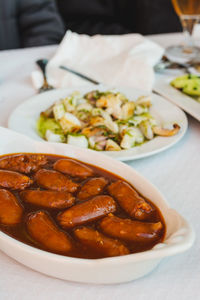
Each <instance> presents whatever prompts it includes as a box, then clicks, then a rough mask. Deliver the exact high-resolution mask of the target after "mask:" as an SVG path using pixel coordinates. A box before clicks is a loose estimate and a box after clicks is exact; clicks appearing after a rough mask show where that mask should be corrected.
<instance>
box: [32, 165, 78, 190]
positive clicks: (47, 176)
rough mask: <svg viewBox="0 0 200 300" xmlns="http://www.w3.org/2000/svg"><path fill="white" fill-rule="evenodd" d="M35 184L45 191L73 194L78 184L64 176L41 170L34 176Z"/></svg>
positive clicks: (55, 172)
mask: <svg viewBox="0 0 200 300" xmlns="http://www.w3.org/2000/svg"><path fill="white" fill-rule="evenodd" d="M35 179H36V181H37V184H38V185H39V186H41V187H43V188H45V189H50V190H54V191H66V192H70V193H73V192H75V191H76V190H77V187H78V184H76V183H75V182H73V181H72V180H71V179H69V178H68V177H66V176H65V175H63V174H61V173H59V172H57V171H53V170H45V169H41V170H39V171H37V173H36V174H35Z"/></svg>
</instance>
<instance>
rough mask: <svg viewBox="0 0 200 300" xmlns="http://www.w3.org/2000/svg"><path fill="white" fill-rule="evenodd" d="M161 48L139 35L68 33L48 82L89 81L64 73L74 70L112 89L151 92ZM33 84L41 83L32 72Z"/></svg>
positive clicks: (49, 70)
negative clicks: (91, 35) (118, 87)
mask: <svg viewBox="0 0 200 300" xmlns="http://www.w3.org/2000/svg"><path fill="white" fill-rule="evenodd" d="M163 51H164V50H163V48H162V47H160V46H159V45H157V44H156V43H154V42H152V41H150V40H148V39H147V38H144V37H143V36H142V35H140V34H126V35H121V36H101V35H96V36H93V37H90V36H88V35H83V34H82V35H79V34H77V33H73V32H71V31H67V32H66V34H65V36H64V38H63V40H62V42H61V44H60V45H59V47H58V49H57V51H56V53H55V55H54V56H53V58H52V59H51V60H50V62H49V64H48V67H47V77H48V82H49V83H50V84H52V85H53V86H55V87H71V86H77V85H86V84H88V82H87V81H86V80H83V79H81V78H79V77H77V76H76V75H73V74H71V73H69V72H67V71H65V70H61V69H59V66H60V65H63V66H66V67H69V68H71V69H74V70H76V71H78V72H80V73H82V74H85V75H86V76H89V77H91V78H93V79H95V80H97V81H98V82H100V83H103V84H106V85H108V86H111V87H116V86H129V87H134V88H137V89H140V90H144V91H147V92H148V91H151V90H152V86H153V82H154V72H153V66H154V65H155V64H156V63H157V62H158V61H159V59H160V58H161V56H162V55H163ZM32 79H33V84H34V86H35V87H36V88H39V87H40V86H41V84H42V76H41V72H39V71H35V72H33V73H32Z"/></svg>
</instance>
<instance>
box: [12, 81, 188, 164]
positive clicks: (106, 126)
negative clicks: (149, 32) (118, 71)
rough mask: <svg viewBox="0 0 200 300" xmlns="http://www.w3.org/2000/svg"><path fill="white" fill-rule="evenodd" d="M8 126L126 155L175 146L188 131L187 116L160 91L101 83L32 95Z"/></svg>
mask: <svg viewBox="0 0 200 300" xmlns="http://www.w3.org/2000/svg"><path fill="white" fill-rule="evenodd" d="M8 127H9V128H10V129H13V130H15V131H17V132H20V133H23V134H26V135H28V136H29V137H31V138H33V139H36V140H40V141H42V140H43V141H47V142H48V141H49V142H59V143H66V144H70V145H74V146H78V147H82V148H90V149H92V150H96V151H101V152H103V153H104V154H107V155H109V156H111V157H113V158H116V159H119V160H122V161H125V160H133V159H138V158H142V157H146V156H149V155H152V154H155V153H158V152H160V151H163V150H165V149H167V148H169V147H171V146H173V145H174V144H175V143H177V142H178V141H179V140H180V139H181V138H182V137H183V135H184V133H185V132H186V130H187V118H186V116H185V114H184V112H183V111H182V110H180V109H179V108H178V107H176V106H175V105H173V104H171V103H170V102H168V101H167V100H165V99H164V98H162V97H161V96H158V95H156V94H150V95H149V94H147V93H146V92H142V91H137V90H135V89H127V88H126V89H125V88H124V89H123V88H120V89H109V88H108V87H105V86H101V85H100V86H97V88H96V90H92V89H91V86H90V87H87V88H86V87H84V88H83V87H82V88H77V89H76V91H74V89H58V90H53V91H49V92H46V93H43V94H39V95H37V96H34V97H32V98H31V99H29V100H27V101H25V102H24V103H22V104H21V105H19V106H18V107H17V108H16V109H15V110H14V111H13V113H12V114H11V116H10V118H9V121H8Z"/></svg>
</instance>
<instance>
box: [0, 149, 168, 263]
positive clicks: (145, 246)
mask: <svg viewBox="0 0 200 300" xmlns="http://www.w3.org/2000/svg"><path fill="white" fill-rule="evenodd" d="M17 154H19V153H16V154H11V155H4V156H0V159H1V158H7V157H11V156H13V155H17ZM20 154H25V155H32V154H34V155H35V154H36V153H20ZM41 154H42V155H45V156H46V157H47V159H48V163H47V164H45V165H44V166H42V167H41V168H44V169H49V170H52V169H53V168H52V166H53V164H54V163H55V162H56V161H57V160H59V159H63V158H69V157H66V156H61V155H51V154H43V153H41ZM41 154H40V153H38V155H41ZM74 160H75V161H78V160H76V159H74ZM78 162H80V163H82V164H84V165H86V166H88V167H90V168H91V169H92V170H93V172H94V176H93V177H104V178H106V179H107V180H108V182H109V183H108V185H109V184H110V183H112V182H114V181H117V180H123V181H125V180H124V179H123V178H121V177H120V176H118V175H115V174H113V173H111V172H109V171H106V170H104V169H101V168H99V167H95V166H93V165H90V164H86V163H83V162H81V161H78ZM34 174H35V172H32V173H30V174H28V176H29V177H30V178H31V179H33V180H34ZM69 177H70V176H69ZM70 178H71V179H72V180H73V181H74V182H77V183H79V184H80V187H81V186H82V185H83V184H84V183H85V182H86V181H87V180H88V178H87V179H84V180H82V179H80V178H74V177H73V178H72V177H70ZM80 187H79V189H78V190H77V191H76V192H75V193H73V195H74V196H75V198H76V202H75V205H76V204H78V203H79V202H83V201H79V200H78V199H77V197H76V195H77V194H78V192H79V190H80ZM28 189H40V190H43V189H42V188H40V187H39V186H38V185H37V183H36V182H34V183H33V184H32V185H31V186H30V187H29V188H28ZM12 193H13V194H14V195H15V196H16V197H17V199H18V201H19V202H20V204H21V205H22V207H23V208H24V213H23V218H22V222H21V223H20V224H17V225H14V226H7V225H3V224H0V230H1V231H2V232H4V233H6V234H7V235H9V236H11V237H12V238H14V239H16V240H18V241H20V242H23V243H25V244H27V245H30V246H33V247H36V248H39V249H41V250H45V251H48V252H51V251H49V250H48V249H46V248H45V247H43V246H42V245H40V244H39V243H38V242H37V241H35V240H33V239H32V237H31V236H30V235H29V234H28V232H27V229H26V218H27V215H28V214H29V213H32V212H37V211H45V212H47V213H48V214H49V216H50V217H51V219H52V220H53V222H54V223H55V224H56V225H57V226H58V227H59V229H60V230H62V231H63V232H65V233H66V234H67V235H68V236H69V237H70V238H71V240H72V242H73V244H74V246H75V247H73V251H71V252H68V253H67V254H66V256H71V257H78V258H87V259H95V258H103V257H105V256H102V254H100V253H97V252H95V251H93V250H91V249H89V248H87V247H85V246H83V245H82V244H81V243H80V242H79V241H78V240H77V239H76V238H75V236H74V234H73V231H74V229H77V228H79V227H81V226H76V227H75V228H73V229H68V230H63V229H62V228H61V227H60V225H59V223H58V222H57V219H56V217H57V215H58V214H59V213H60V212H62V211H63V210H66V208H65V209H50V208H43V207H41V206H36V205H33V204H30V203H25V202H23V200H22V199H21V197H20V195H19V191H12ZM103 194H104V195H109V193H108V191H107V187H105V188H104V190H103V192H102V193H101V195H103ZM140 196H142V195H141V194H140ZM142 197H143V196H142ZM143 198H144V199H145V201H146V202H148V203H149V204H150V205H151V206H152V207H153V208H154V213H153V214H152V216H151V218H149V219H148V222H153V223H155V222H159V221H160V222H161V223H162V224H163V229H162V230H161V232H160V234H159V237H158V239H157V240H156V241H153V242H152V241H150V242H149V243H138V242H137V243H135V242H124V241H122V242H123V244H124V245H125V246H127V247H128V248H129V250H130V252H131V253H137V252H142V251H146V250H149V249H151V248H152V247H153V246H155V245H156V244H157V243H160V242H162V241H163V239H164V236H165V232H166V226H165V222H164V218H163V216H162V214H161V212H160V211H159V209H158V208H157V207H156V206H155V205H154V204H153V203H152V202H151V201H150V200H149V199H146V198H145V197H143ZM87 200H88V199H87ZM87 200H86V201H87ZM116 204H117V201H116ZM114 215H116V216H118V217H120V218H127V219H132V220H134V219H133V218H131V217H130V216H129V215H128V214H127V213H126V212H125V211H124V210H123V209H122V208H121V207H120V206H119V205H118V204H117V210H116V212H115V213H114ZM98 223H99V220H98V221H94V222H91V223H87V224H86V225H85V226H87V227H90V228H93V229H97V230H98V231H100V232H101V229H100V228H99V226H98ZM53 253H56V252H53ZM57 254H60V253H57ZM62 255H65V254H62Z"/></svg>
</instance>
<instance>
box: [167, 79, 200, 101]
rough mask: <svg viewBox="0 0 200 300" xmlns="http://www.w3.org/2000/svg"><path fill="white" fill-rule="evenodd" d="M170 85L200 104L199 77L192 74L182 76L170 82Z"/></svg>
mask: <svg viewBox="0 0 200 300" xmlns="http://www.w3.org/2000/svg"><path fill="white" fill-rule="evenodd" d="M170 84H171V85H172V86H173V87H175V88H176V89H178V90H180V91H181V92H183V93H184V94H186V95H189V96H190V97H192V98H193V99H195V100H196V101H198V102H200V76H197V75H192V74H187V75H182V76H179V77H177V78H175V79H174V80H172V81H171V83H170Z"/></svg>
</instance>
